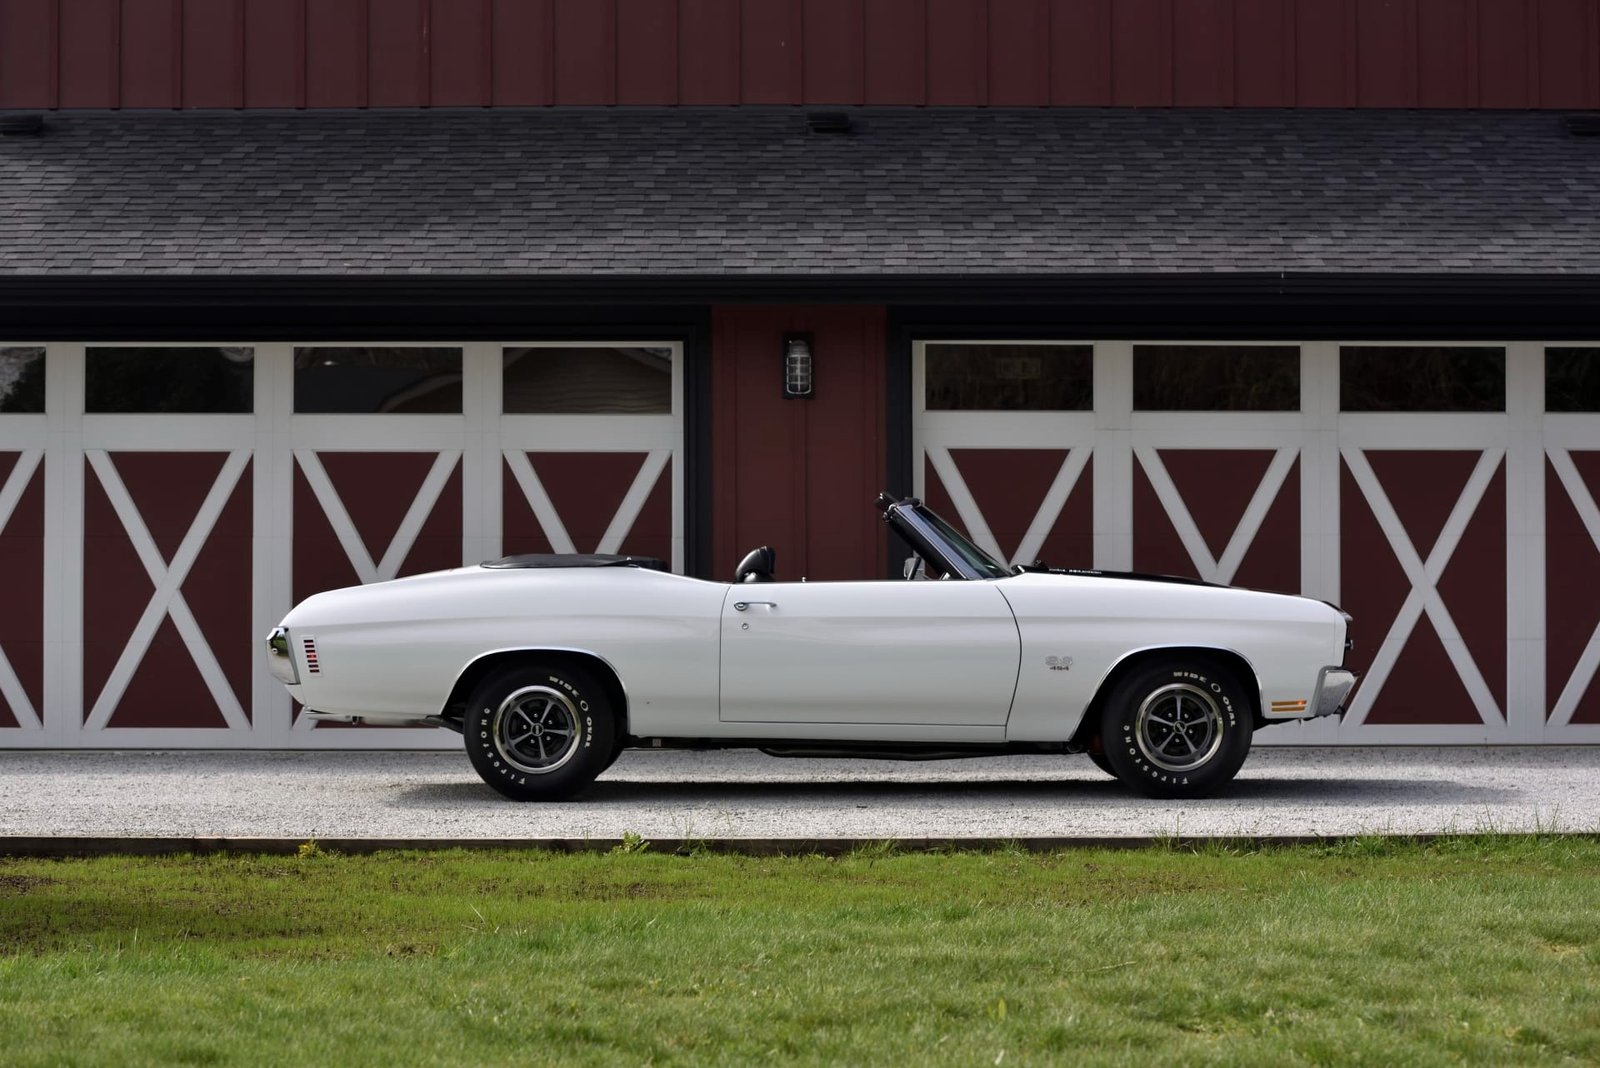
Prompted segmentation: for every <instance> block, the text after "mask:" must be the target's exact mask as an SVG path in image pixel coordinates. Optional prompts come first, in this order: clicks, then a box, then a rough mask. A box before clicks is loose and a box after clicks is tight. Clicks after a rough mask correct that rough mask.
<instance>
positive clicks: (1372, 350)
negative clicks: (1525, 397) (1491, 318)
mask: <svg viewBox="0 0 1600 1068" xmlns="http://www.w3.org/2000/svg"><path fill="white" fill-rule="evenodd" d="M1339 408H1340V410H1341V411H1346V412H1503V411H1505V410H1506V350H1505V349H1503V348H1498V347H1494V348H1491V347H1488V346H1476V345H1473V346H1468V345H1454V346H1452V345H1344V346H1341V347H1340V349H1339Z"/></svg>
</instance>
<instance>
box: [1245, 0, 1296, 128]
mask: <svg viewBox="0 0 1600 1068" xmlns="http://www.w3.org/2000/svg"><path fill="white" fill-rule="evenodd" d="M1233 6H1234V20H1233V44H1234V60H1233V85H1234V103H1236V104H1238V105H1239V106H1240V107H1246V108H1259V107H1273V106H1281V105H1282V104H1284V103H1286V102H1290V101H1293V99H1294V86H1295V76H1294V59H1293V57H1294V54H1295V52H1294V46H1295V21H1294V8H1293V7H1292V6H1290V5H1289V4H1286V3H1283V2H1282V0H1234V5H1233Z"/></svg>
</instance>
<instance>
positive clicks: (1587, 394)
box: [1544, 348, 1600, 412]
mask: <svg viewBox="0 0 1600 1068" xmlns="http://www.w3.org/2000/svg"><path fill="white" fill-rule="evenodd" d="M1544 410H1545V411H1547V412H1600V348H1583V349H1567V348H1562V349H1545V350H1544Z"/></svg>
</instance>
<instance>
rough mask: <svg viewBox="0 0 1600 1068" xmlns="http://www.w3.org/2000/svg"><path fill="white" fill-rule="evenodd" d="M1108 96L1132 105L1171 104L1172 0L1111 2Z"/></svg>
mask: <svg viewBox="0 0 1600 1068" xmlns="http://www.w3.org/2000/svg"><path fill="white" fill-rule="evenodd" d="M1111 95H1112V99H1113V100H1114V101H1115V102H1116V103H1118V104H1126V105H1131V106H1133V107H1161V106H1164V105H1167V104H1170V103H1172V0H1117V3H1115V4H1112V5H1111Z"/></svg>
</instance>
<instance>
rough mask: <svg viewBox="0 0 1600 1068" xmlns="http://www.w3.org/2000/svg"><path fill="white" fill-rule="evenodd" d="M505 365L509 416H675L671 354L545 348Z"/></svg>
mask: <svg viewBox="0 0 1600 1068" xmlns="http://www.w3.org/2000/svg"><path fill="white" fill-rule="evenodd" d="M773 359H774V362H776V359H777V357H774V358H773ZM501 363H502V374H503V375H504V379H503V385H504V388H505V411H506V412H507V413H508V414H513V415H533V414H539V415H544V414H566V415H669V414H671V412H672V350H671V349H666V348H653V347H651V348H645V347H639V348H634V347H629V346H621V345H617V346H607V345H571V346H565V345H549V346H546V345H539V346H531V347H522V348H506V349H503V350H501Z"/></svg>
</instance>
